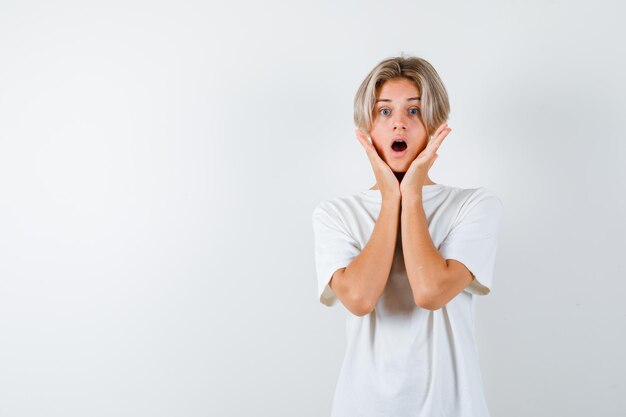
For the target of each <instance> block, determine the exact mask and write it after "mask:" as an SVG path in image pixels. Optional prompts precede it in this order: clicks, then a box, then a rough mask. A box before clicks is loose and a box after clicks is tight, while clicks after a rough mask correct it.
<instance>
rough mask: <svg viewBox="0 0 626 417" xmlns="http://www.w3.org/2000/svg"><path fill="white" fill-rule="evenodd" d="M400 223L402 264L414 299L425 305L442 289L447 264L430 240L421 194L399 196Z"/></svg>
mask: <svg viewBox="0 0 626 417" xmlns="http://www.w3.org/2000/svg"><path fill="white" fill-rule="evenodd" d="M400 224H401V233H402V252H403V255H404V265H405V267H406V272H407V276H408V279H409V283H410V285H411V290H412V291H413V298H414V299H415V302H416V303H417V304H418V305H422V306H423V305H427V304H428V303H429V301H428V300H431V299H432V298H433V297H435V296H436V295H437V293H438V288H441V285H442V280H443V278H444V273H443V272H444V271H445V269H446V268H447V264H446V261H445V259H443V257H442V256H441V254H440V253H439V251H438V250H437V248H436V247H435V245H434V244H433V241H432V238H431V237H430V232H429V231H428V221H427V219H426V214H425V213H424V207H423V205H422V196H421V195H414V196H410V197H408V196H407V197H405V196H403V197H402V207H401V217H400Z"/></svg>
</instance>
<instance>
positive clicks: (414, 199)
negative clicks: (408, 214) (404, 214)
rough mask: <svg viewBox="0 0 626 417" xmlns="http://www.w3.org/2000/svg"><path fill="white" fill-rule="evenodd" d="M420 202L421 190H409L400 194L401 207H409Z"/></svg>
mask: <svg viewBox="0 0 626 417" xmlns="http://www.w3.org/2000/svg"><path fill="white" fill-rule="evenodd" d="M418 204H419V205H421V204H422V193H421V192H410V193H404V194H402V207H411V206H416V205H418Z"/></svg>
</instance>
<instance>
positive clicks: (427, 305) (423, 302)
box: [413, 293, 443, 311]
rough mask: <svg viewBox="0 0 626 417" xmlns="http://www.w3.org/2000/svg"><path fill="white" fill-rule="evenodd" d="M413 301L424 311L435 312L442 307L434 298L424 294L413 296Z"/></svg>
mask: <svg viewBox="0 0 626 417" xmlns="http://www.w3.org/2000/svg"><path fill="white" fill-rule="evenodd" d="M413 300H414V301H415V305H416V306H418V307H420V308H423V309H425V310H430V311H435V310H439V309H440V308H441V307H443V305H441V303H440V302H438V301H437V300H436V299H435V297H430V296H428V295H427V294H424V293H420V294H413Z"/></svg>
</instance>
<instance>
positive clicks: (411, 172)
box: [400, 122, 452, 197]
mask: <svg viewBox="0 0 626 417" xmlns="http://www.w3.org/2000/svg"><path fill="white" fill-rule="evenodd" d="M451 131H452V129H450V128H449V127H448V123H447V122H445V123H443V124H442V125H441V126H439V128H437V131H436V132H435V134H434V135H433V136H432V138H431V139H430V141H429V142H428V144H427V145H426V148H424V150H423V151H422V152H420V154H419V155H417V157H416V158H415V159H414V160H413V162H411V165H410V166H409V169H407V171H406V174H404V178H402V182H401V183H400V192H401V194H402V197H405V196H413V195H419V196H421V195H422V187H423V186H424V182H425V181H426V177H427V176H428V171H429V170H430V168H431V167H432V165H433V163H434V162H435V159H437V156H438V155H437V149H439V146H440V145H441V142H443V140H444V139H445V137H446V136H448V133H450V132H451Z"/></svg>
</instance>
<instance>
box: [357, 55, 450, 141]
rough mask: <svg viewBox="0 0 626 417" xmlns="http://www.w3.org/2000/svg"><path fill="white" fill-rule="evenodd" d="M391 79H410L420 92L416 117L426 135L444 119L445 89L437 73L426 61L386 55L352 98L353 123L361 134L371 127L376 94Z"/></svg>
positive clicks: (367, 131)
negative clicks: (417, 116)
mask: <svg viewBox="0 0 626 417" xmlns="http://www.w3.org/2000/svg"><path fill="white" fill-rule="evenodd" d="M394 78H406V79H408V80H410V81H413V82H414V83H415V84H416V85H417V88H418V90H419V92H420V97H421V100H420V118H421V120H422V123H423V124H424V127H425V128H426V131H427V132H428V135H429V136H431V135H432V134H434V133H435V131H436V130H437V128H438V127H439V125H441V124H442V123H443V122H445V121H446V120H448V115H449V114H450V103H449V101H448V92H447V91H446V87H445V86H444V85H443V82H442V81H441V78H439V74H437V71H435V68H433V66H432V65H430V63H429V62H428V61H426V60H425V59H422V58H418V57H414V56H401V57H393V58H387V59H384V60H383V61H381V62H380V63H379V64H378V65H376V66H375V67H374V69H373V70H371V71H370V73H369V74H367V77H365V79H364V80H363V82H362V83H361V86H360V87H359V89H358V91H357V93H356V96H355V97H354V124H355V126H356V127H357V128H359V129H360V130H361V131H363V132H365V133H369V132H370V131H371V130H372V120H373V117H372V116H373V112H374V105H375V103H376V94H377V93H378V92H379V91H380V88H381V87H382V85H383V84H384V83H385V82H386V81H388V80H391V79H394Z"/></svg>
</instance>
